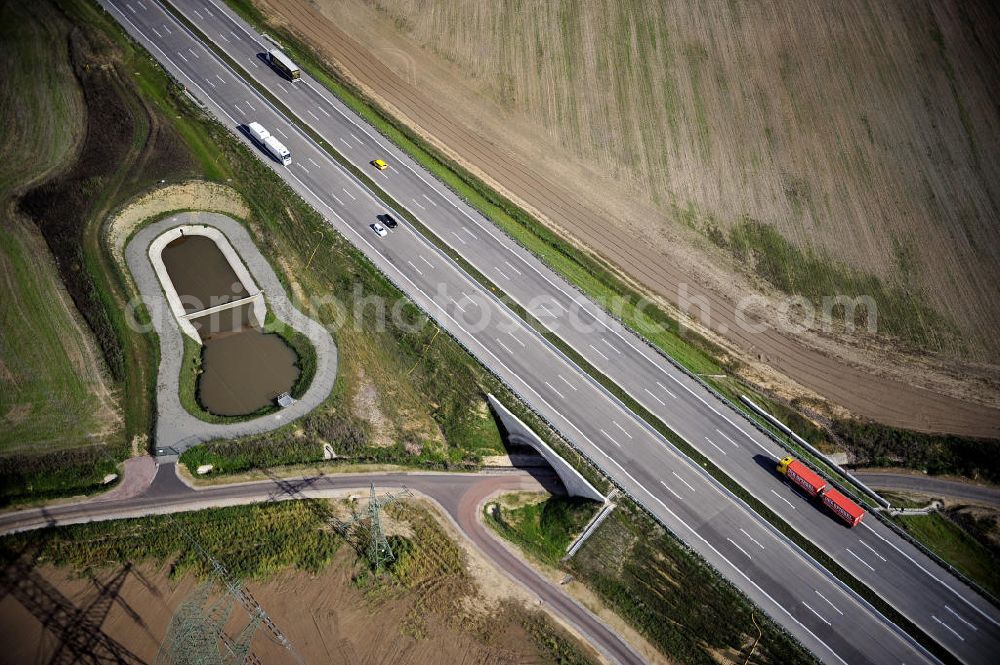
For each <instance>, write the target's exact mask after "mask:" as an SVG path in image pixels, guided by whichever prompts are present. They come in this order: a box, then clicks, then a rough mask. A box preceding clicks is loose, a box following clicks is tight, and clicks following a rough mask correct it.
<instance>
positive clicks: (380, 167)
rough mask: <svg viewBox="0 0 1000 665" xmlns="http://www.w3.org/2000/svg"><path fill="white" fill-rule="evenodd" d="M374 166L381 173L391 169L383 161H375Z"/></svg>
mask: <svg viewBox="0 0 1000 665" xmlns="http://www.w3.org/2000/svg"><path fill="white" fill-rule="evenodd" d="M372 166H374V167H375V168H377V169H378V170H379V171H385V170H386V169H387V168H389V165H388V164H386V163H385V162H383V161H382V160H381V159H376V160H375V161H373V162H372Z"/></svg>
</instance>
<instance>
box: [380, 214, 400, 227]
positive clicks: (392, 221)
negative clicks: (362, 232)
mask: <svg viewBox="0 0 1000 665" xmlns="http://www.w3.org/2000/svg"><path fill="white" fill-rule="evenodd" d="M378 221H380V222H382V223H383V224H384V225H385V227H386V228H387V229H394V228H396V227H397V226H399V223H398V222H397V221H396V218H395V217H393V216H392V215H390V214H388V213H387V214H385V215H379V216H378Z"/></svg>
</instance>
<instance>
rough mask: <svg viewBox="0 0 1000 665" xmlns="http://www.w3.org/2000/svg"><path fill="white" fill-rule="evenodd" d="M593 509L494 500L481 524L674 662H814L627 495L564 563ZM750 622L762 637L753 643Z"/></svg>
mask: <svg viewBox="0 0 1000 665" xmlns="http://www.w3.org/2000/svg"><path fill="white" fill-rule="evenodd" d="M502 504H503V502H502V501H501V505H502ZM593 509H594V508H593V504H590V508H589V509H587V507H586V505H585V504H584V505H581V504H579V503H578V502H576V501H573V500H570V499H566V498H561V497H553V498H550V499H547V500H545V501H543V502H541V503H536V504H529V505H523V506H518V507H513V508H501V513H500V517H499V518H494V517H492V516H490V515H489V514H487V523H488V524H490V525H491V526H492V527H493V528H494V529H496V530H497V532H498V533H500V535H502V536H503V537H505V538H507V539H509V540H510V541H511V542H514V543H515V544H517V545H518V546H520V547H521V548H522V549H523V550H524V551H525V552H526V553H527V554H528V555H529V556H531V557H534V558H536V559H538V560H540V561H542V562H543V563H545V564H547V565H549V566H553V567H556V568H558V569H560V570H562V571H564V572H567V573H571V574H572V575H573V576H574V577H575V578H576V579H577V580H579V581H580V582H581V583H582V584H584V585H585V586H586V587H587V588H588V589H590V590H591V591H593V592H595V593H596V594H597V595H598V596H599V597H600V598H601V599H602V600H603V602H604V603H606V604H607V606H608V607H609V608H611V609H612V610H613V611H615V612H616V613H617V614H618V615H619V616H621V617H622V618H623V619H625V620H626V621H628V622H629V623H630V624H631V625H632V626H633V627H635V628H636V630H638V631H639V633H641V634H642V635H643V636H644V637H645V638H646V639H647V640H649V641H650V643H652V644H653V645H654V646H655V647H656V648H657V649H659V650H660V651H661V652H662V653H663V654H664V655H666V656H668V657H669V658H671V659H672V660H676V661H679V662H683V663H710V662H717V660H718V656H719V655H720V654H721V655H722V656H723V657H724V658H725V659H726V660H728V661H732V662H742V661H743V660H744V659H746V658H748V657H749V655H750V652H751V650H753V654H754V655H753V660H754V662H761V663H812V662H816V661H815V660H814V658H813V657H812V656H811V655H810V654H809V653H808V652H806V651H805V650H804V649H802V647H801V646H799V645H798V643H797V642H795V640H793V639H792V638H791V637H789V636H788V634H787V633H785V632H784V631H783V630H782V629H781V628H780V627H779V626H778V625H777V624H775V623H774V622H773V621H771V620H770V619H769V618H767V617H766V616H765V615H764V614H763V613H761V612H760V611H759V610H756V608H754V607H753V606H752V605H751V604H750V602H749V601H748V600H747V599H746V597H745V596H743V594H741V593H740V592H739V591H737V590H736V589H735V588H734V587H733V586H732V585H731V584H729V583H728V582H726V581H725V580H724V579H723V578H722V577H721V576H720V575H719V573H718V572H716V571H715V570H714V569H712V568H711V567H709V566H708V565H706V564H704V563H703V562H702V561H700V560H699V559H697V558H696V557H694V556H692V555H691V553H690V552H689V551H688V550H687V549H686V548H685V547H684V545H683V544H682V543H680V542H679V541H678V540H677V539H676V538H674V537H673V536H672V535H670V534H669V533H668V532H667V531H666V530H664V529H663V528H662V527H661V526H659V525H658V524H656V523H655V522H654V521H653V520H652V519H651V518H650V517H648V516H647V515H646V514H645V513H643V512H642V511H640V510H638V509H636V508H635V507H634V505H633V504H631V502H628V501H626V502H624V503H623V504H621V505H619V506H618V508H616V509H615V510H614V512H612V514H611V515H610V516H609V517H608V518H607V519H606V520H605V521H604V522H603V523H602V524H601V525H600V526H599V527H598V528H597V530H596V531H595V532H594V533H593V534H591V536H590V538H589V539H588V540H587V541H586V542H585V543H584V545H583V547H582V548H581V549H580V550H579V551H578V552H577V553H576V555H575V556H574V557H573V558H572V559H570V560H569V561H568V562H562V561H561V558H562V556H563V555H564V554H565V550H566V546H567V545H568V544H569V542H570V539H571V538H572V535H573V533H574V532H575V531H578V530H579V529H581V528H582V527H583V525H584V524H585V523H586V521H587V519H589V517H590V516H591V515H592V514H593ZM751 615H753V616H751ZM755 622H756V623H755ZM757 626H759V627H760V633H759V635H760V640H759V642H757V644H756V647H754V643H755V641H756V640H757V638H758V628H757Z"/></svg>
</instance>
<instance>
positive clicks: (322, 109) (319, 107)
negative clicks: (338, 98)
mask: <svg viewBox="0 0 1000 665" xmlns="http://www.w3.org/2000/svg"><path fill="white" fill-rule="evenodd" d="M316 108H318V109H319V112H320V113H322V114H323V115H325V116H326V117H327V118H332V117H333V116H332V115H330V114H329V113H328V112H327V110H326V109H325V108H323V107H322V106H317V107H316Z"/></svg>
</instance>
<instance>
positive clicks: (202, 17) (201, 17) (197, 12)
mask: <svg viewBox="0 0 1000 665" xmlns="http://www.w3.org/2000/svg"><path fill="white" fill-rule="evenodd" d="M191 11H193V12H194V13H195V14H197V15H198V18H200V19H201V20H202V21H204V20H205V17H204V16H202V15H201V12H199V11H198V10H197V9H192V10H191Z"/></svg>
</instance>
